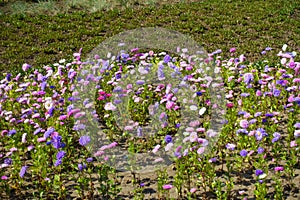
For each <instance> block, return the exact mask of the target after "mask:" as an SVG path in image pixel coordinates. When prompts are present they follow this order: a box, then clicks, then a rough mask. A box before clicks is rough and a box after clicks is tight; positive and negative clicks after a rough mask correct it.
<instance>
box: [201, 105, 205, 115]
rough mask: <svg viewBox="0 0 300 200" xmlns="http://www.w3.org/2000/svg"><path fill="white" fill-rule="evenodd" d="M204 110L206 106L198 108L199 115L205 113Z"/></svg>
mask: <svg viewBox="0 0 300 200" xmlns="http://www.w3.org/2000/svg"><path fill="white" fill-rule="evenodd" d="M205 111H206V108H205V107H203V108H201V109H200V110H199V115H203V114H204V113H205Z"/></svg>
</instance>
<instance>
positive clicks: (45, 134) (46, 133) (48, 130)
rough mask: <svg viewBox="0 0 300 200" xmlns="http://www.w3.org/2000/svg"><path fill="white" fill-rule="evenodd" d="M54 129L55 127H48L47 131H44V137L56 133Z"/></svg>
mask: <svg viewBox="0 0 300 200" xmlns="http://www.w3.org/2000/svg"><path fill="white" fill-rule="evenodd" d="M54 131H55V129H54V128H53V127H50V128H48V129H47V131H46V132H45V133H44V138H48V137H50V135H51V134H52V133H54Z"/></svg>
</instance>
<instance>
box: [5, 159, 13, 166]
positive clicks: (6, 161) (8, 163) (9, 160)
mask: <svg viewBox="0 0 300 200" xmlns="http://www.w3.org/2000/svg"><path fill="white" fill-rule="evenodd" d="M4 164H7V165H11V164H12V159H11V158H5V159H4Z"/></svg>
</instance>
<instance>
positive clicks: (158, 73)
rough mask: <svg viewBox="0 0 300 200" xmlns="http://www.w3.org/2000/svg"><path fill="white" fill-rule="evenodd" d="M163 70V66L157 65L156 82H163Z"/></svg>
mask: <svg viewBox="0 0 300 200" xmlns="http://www.w3.org/2000/svg"><path fill="white" fill-rule="evenodd" d="M163 68H164V66H163V65H159V67H158V69H157V76H158V80H164V79H165V74H164V71H163Z"/></svg>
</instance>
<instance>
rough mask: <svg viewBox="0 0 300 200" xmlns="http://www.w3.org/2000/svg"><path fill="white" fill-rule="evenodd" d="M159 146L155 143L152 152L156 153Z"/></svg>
mask: <svg viewBox="0 0 300 200" xmlns="http://www.w3.org/2000/svg"><path fill="white" fill-rule="evenodd" d="M159 148H160V145H159V144H158V145H156V146H155V147H154V149H153V150H152V152H153V153H154V154H155V153H157V151H158V149H159Z"/></svg>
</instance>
